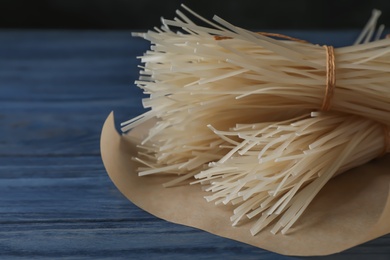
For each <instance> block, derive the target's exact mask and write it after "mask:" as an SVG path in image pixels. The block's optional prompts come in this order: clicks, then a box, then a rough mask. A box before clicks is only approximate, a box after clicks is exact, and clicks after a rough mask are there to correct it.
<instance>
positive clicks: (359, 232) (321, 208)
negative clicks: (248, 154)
mask: <svg viewBox="0 0 390 260" xmlns="http://www.w3.org/2000/svg"><path fill="white" fill-rule="evenodd" d="M149 127H150V123H149V125H148V124H147V123H146V124H144V125H142V126H140V127H138V128H136V129H134V130H133V131H131V132H130V133H129V134H127V135H119V134H118V132H117V131H116V129H115V126H114V115H113V113H111V114H110V115H109V116H108V118H107V119H106V122H105V124H104V126H103V129H102V135H101V155H102V159H103V163H104V166H105V168H106V170H107V172H108V175H109V176H110V178H111V179H112V181H113V182H114V184H115V185H116V187H117V188H118V189H119V190H120V191H121V192H122V193H123V195H124V196H126V197H127V198H128V199H129V200H130V201H132V202H133V203H134V204H135V205H137V206H139V207H140V208H142V209H144V210H146V211H148V212H150V213H151V214H153V215H155V216H157V217H159V218H162V219H165V220H167V221H170V222H174V223H178V224H183V225H187V226H191V227H195V228H199V229H202V230H205V231H208V232H210V233H213V234H216V235H219V236H222V237H227V238H230V239H234V240H237V241H241V242H244V243H247V244H250V245H254V246H257V247H260V248H263V249H266V250H269V251H273V252H276V253H279V254H284V255H300V256H310V255H328V254H333V253H336V252H340V251H343V250H345V249H348V248H350V247H353V246H355V245H358V244H361V243H364V242H366V241H369V240H371V239H374V238H377V237H379V236H382V235H385V234H387V233H390V195H389V187H390V172H389V169H390V157H389V156H386V157H383V158H381V159H378V160H375V161H373V162H371V163H368V164H366V165H363V166H361V167H358V168H356V169H353V170H351V171H349V172H346V173H344V174H341V175H340V176H338V177H336V178H334V179H332V180H331V181H330V182H329V183H328V184H327V185H326V186H325V187H324V189H323V190H322V191H321V192H320V193H319V194H318V195H317V197H316V199H315V200H314V201H313V202H312V203H311V204H310V206H309V207H308V208H307V210H306V211H305V213H304V214H303V215H302V217H301V218H300V219H299V221H298V222H296V223H295V225H294V226H293V227H292V228H291V229H290V230H289V233H288V234H287V235H282V234H276V235H273V234H271V233H270V232H269V229H266V230H264V231H262V232H261V233H260V234H258V235H256V236H252V235H251V234H250V232H249V229H250V227H251V225H252V224H253V222H252V223H251V222H249V223H244V224H242V225H240V226H238V227H232V226H231V222H230V220H229V218H230V216H231V215H232V208H229V207H227V206H221V207H217V206H215V205H214V204H213V203H209V202H206V200H205V199H204V198H203V196H205V195H206V194H207V192H204V191H202V190H201V187H200V186H198V185H192V186H189V185H184V186H179V187H174V188H164V187H162V185H161V184H162V183H163V182H166V181H168V180H169V179H170V177H159V176H147V177H138V175H137V172H136V168H137V165H136V163H135V162H134V161H132V160H131V157H132V156H134V155H135V154H136V144H137V143H138V142H139V140H140V137H141V136H142V135H143V134H145V133H147V131H148V128H149Z"/></svg>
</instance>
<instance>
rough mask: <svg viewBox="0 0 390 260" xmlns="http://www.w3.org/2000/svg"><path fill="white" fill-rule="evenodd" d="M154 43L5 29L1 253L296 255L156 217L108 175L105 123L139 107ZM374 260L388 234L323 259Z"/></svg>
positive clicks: (384, 249)
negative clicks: (141, 60)
mask: <svg viewBox="0 0 390 260" xmlns="http://www.w3.org/2000/svg"><path fill="white" fill-rule="evenodd" d="M355 34H356V32H343V33H340V32H338V33H335V32H327V33H314V32H311V33H308V32H295V36H297V37H300V38H306V39H309V40H312V41H314V42H316V41H317V42H324V41H325V40H328V42H326V43H328V44H329V41H331V42H330V43H332V41H333V43H336V45H337V44H339V45H341V44H343V43H344V44H346V43H347V41H350V40H351V39H353V37H352V36H355ZM147 48H148V45H147V43H146V42H144V41H142V40H140V39H134V38H132V37H131V35H130V32H126V31H123V32H110V31H0V125H1V127H0V259H22V258H24V259H34V258H35V259H58V258H61V259H84V258H85V259H175V258H178V259H221V258H223V259H300V258H297V257H287V256H281V255H277V254H274V253H270V252H267V251H265V250H262V249H259V248H255V247H252V246H248V245H245V244H242V243H239V242H235V241H232V240H228V239H224V238H221V237H217V236H214V235H211V234H209V233H206V232H203V231H200V230H196V229H193V228H189V227H184V226H180V225H175V224H172V223H168V222H166V221H163V220H160V219H157V218H155V217H153V216H152V215H150V214H148V213H146V212H144V211H142V210H140V209H138V208H137V207H136V206H134V205H133V204H132V203H131V202H129V201H127V200H126V199H125V198H124V197H123V196H122V195H121V194H120V193H119V192H118V191H117V189H116V188H115V187H114V185H113V184H112V183H111V181H110V180H109V178H108V176H107V174H106V172H105V170H104V167H103V164H102V162H101V159H100V150H99V138H100V131H101V127H102V124H103V122H104V120H105V118H106V116H107V115H108V114H109V112H110V111H112V110H114V111H115V116H116V119H117V120H118V122H120V121H123V120H126V119H128V118H131V117H133V116H135V115H137V114H140V113H141V112H142V107H141V98H142V93H141V92H140V91H139V90H138V89H137V88H136V87H135V86H133V83H132V82H133V81H134V80H135V79H136V78H137V74H138V69H137V65H138V61H137V60H136V59H135V57H136V56H137V55H141V54H142V52H143V51H145V50H146V49H147ZM367 258H370V259H390V236H389V235H388V236H384V237H382V238H379V239H376V240H374V241H371V242H369V243H366V244H364V245H361V246H358V247H355V248H352V249H350V250H347V251H346V252H343V253H340V254H337V255H333V256H329V257H324V258H321V259H367Z"/></svg>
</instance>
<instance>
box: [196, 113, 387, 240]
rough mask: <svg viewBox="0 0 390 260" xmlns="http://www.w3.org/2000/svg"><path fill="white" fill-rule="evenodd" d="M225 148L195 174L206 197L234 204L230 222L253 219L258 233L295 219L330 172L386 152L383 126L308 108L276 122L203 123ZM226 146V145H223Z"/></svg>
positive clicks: (350, 166)
mask: <svg viewBox="0 0 390 260" xmlns="http://www.w3.org/2000/svg"><path fill="white" fill-rule="evenodd" d="M209 127H210V128H211V129H212V130H213V132H214V133H215V134H216V135H218V136H220V137H221V139H223V140H225V141H227V142H228V143H230V146H231V150H230V152H229V153H227V154H226V155H225V156H224V157H222V158H221V159H220V160H219V161H216V162H211V163H210V164H209V167H210V168H208V169H206V170H204V171H202V172H200V173H199V174H197V175H195V177H196V178H197V179H200V180H199V181H196V182H194V183H202V184H203V185H205V189H206V190H207V191H210V192H212V195H210V196H207V197H206V199H207V200H208V201H215V203H216V204H233V205H236V208H235V210H234V215H233V216H232V217H231V220H232V222H233V225H236V224H237V223H238V222H239V221H240V220H241V219H243V218H249V219H252V218H255V217H257V218H258V220H257V221H256V223H255V224H254V225H253V227H252V229H251V233H252V234H256V233H258V232H259V231H261V230H262V229H263V228H265V227H267V226H268V225H269V224H270V223H271V222H272V221H274V220H275V219H278V221H277V223H276V224H275V225H274V228H273V229H272V230H271V232H273V233H276V232H278V231H279V230H280V229H282V230H281V231H282V233H286V232H287V230H288V229H289V228H290V227H291V226H292V225H293V224H294V223H295V222H296V220H297V219H298V218H299V216H300V215H301V214H302V213H303V211H304V210H305V209H306V207H307V206H308V205H309V203H310V202H311V201H312V200H313V198H314V197H315V196H316V194H317V193H318V192H319V191H320V189H321V188H322V187H323V186H324V185H325V184H326V183H327V182H328V181H329V180H330V179H331V178H332V177H334V176H336V175H337V174H340V173H342V172H345V171H347V170H349V169H351V168H354V167H356V166H359V165H361V164H364V163H366V162H369V161H371V160H372V159H374V158H377V157H378V156H381V155H384V154H386V153H387V152H389V147H390V139H389V128H388V127H386V126H385V125H383V124H381V123H378V122H376V121H373V120H368V119H366V118H363V117H360V116H351V115H348V114H344V113H343V114H341V113H329V112H328V113H322V112H312V113H311V114H309V115H303V116H300V117H297V118H293V119H290V120H286V121H282V122H263V123H258V124H237V126H236V127H234V128H232V129H231V130H229V131H219V130H217V129H215V128H213V127H212V126H209ZM226 146H227V145H226Z"/></svg>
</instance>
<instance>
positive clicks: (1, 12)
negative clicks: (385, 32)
mask: <svg viewBox="0 0 390 260" xmlns="http://www.w3.org/2000/svg"><path fill="white" fill-rule="evenodd" d="M180 3H185V4H186V5H187V6H189V7H190V8H192V9H193V10H195V11H196V12H198V13H200V14H202V15H203V16H206V17H207V18H211V17H212V15H213V14H217V15H218V16H220V17H222V18H224V19H226V20H228V21H230V22H231V23H233V24H235V25H237V26H241V27H245V28H248V29H254V28H267V29H333V30H334V29H346V28H349V29H350V28H354V29H357V28H359V29H360V28H362V27H363V26H364V24H365V23H366V21H367V20H368V18H369V17H370V15H371V11H372V9H373V8H377V9H380V10H381V11H382V12H383V13H382V16H381V18H380V20H379V22H380V23H384V24H385V25H388V26H390V0H375V1H357V0H356V1H352V0H337V1H333V0H290V1H288V0H267V1H264V0H258V1H249V0H225V1H221V0H214V1H213V0H192V1H190V0H187V1H186V0H166V1H164V0H160V1H157V0H138V1H134V0H0V28H23V29H24V28H40V29H54V28H55V29H58V28H61V29H126V30H127V29H131V30H137V29H146V28H151V27H153V26H156V25H159V24H160V21H159V19H160V17H161V16H164V17H166V18H172V17H173V16H174V11H175V10H176V9H177V8H179V6H180Z"/></svg>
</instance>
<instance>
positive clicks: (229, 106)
mask: <svg viewBox="0 0 390 260" xmlns="http://www.w3.org/2000/svg"><path fill="white" fill-rule="evenodd" d="M183 8H184V10H186V11H187V12H188V13H189V14H190V15H192V16H193V17H194V18H196V19H198V20H200V21H201V22H202V23H203V24H205V25H207V26H205V25H197V24H195V23H194V22H193V21H192V20H190V19H189V18H188V17H187V16H186V15H185V14H184V13H182V12H181V11H177V14H178V17H177V18H175V19H174V20H165V19H163V20H162V23H163V26H162V27H161V28H155V29H154V30H153V31H148V32H146V33H140V34H136V36H140V37H142V38H144V39H146V40H148V41H150V42H151V49H150V50H149V51H147V52H146V53H145V54H144V55H143V56H142V57H140V59H141V61H142V62H143V63H144V65H143V66H141V71H140V74H141V76H140V78H139V80H138V81H136V84H137V85H138V86H139V87H140V88H142V89H143V90H144V93H145V94H148V95H149V97H148V98H145V99H144V100H143V105H144V107H145V108H147V109H149V110H148V111H147V112H145V113H144V114H142V115H140V116H138V117H136V118H133V119H131V120H129V121H127V122H124V123H122V126H123V128H122V131H124V132H126V131H129V130H131V129H132V128H134V127H137V126H139V125H141V124H142V123H144V122H146V121H149V120H155V124H154V125H153V126H152V127H151V128H150V129H149V131H148V133H147V135H146V137H145V139H143V140H142V142H141V143H140V144H139V145H138V151H139V152H138V155H137V157H135V158H133V159H134V160H136V161H138V162H139V163H140V164H141V165H142V166H141V167H140V168H139V169H138V174H139V175H140V176H145V175H153V174H167V175H174V176H177V178H174V179H173V180H172V181H170V182H168V183H165V184H164V185H165V186H167V187H168V186H172V185H176V184H179V183H180V184H181V183H182V182H184V181H186V180H187V182H188V183H193V184H195V183H201V184H202V185H204V187H205V189H206V190H207V191H210V192H212V194H211V195H210V196H207V200H208V201H215V203H216V204H221V203H222V204H234V205H237V208H236V209H235V211H234V215H233V216H232V221H233V224H234V225H235V224H237V223H239V222H240V220H242V219H243V218H244V217H246V218H249V219H253V218H255V217H257V218H258V220H257V222H256V223H255V225H254V226H253V228H252V230H251V232H252V234H256V233H258V232H260V231H261V230H262V229H263V228H264V227H266V226H268V225H269V224H270V223H271V222H273V221H274V220H275V221H277V219H279V220H278V222H277V223H276V225H275V227H274V228H273V230H272V232H274V233H276V232H278V231H279V230H281V231H282V232H283V233H285V232H286V231H287V230H288V229H289V228H290V227H291V225H292V224H293V223H294V222H296V220H297V219H298V217H299V216H300V215H301V214H302V212H303V211H304V210H305V209H306V207H307V206H308V204H309V203H310V201H311V200H312V199H313V198H314V196H315V195H316V194H317V193H318V191H319V190H320V189H321V188H322V187H323V186H324V185H325V184H326V182H327V181H328V180H329V179H330V178H332V177H334V176H335V175H337V174H339V173H341V172H344V171H346V170H348V169H350V168H352V167H355V166H357V165H360V164H363V163H365V162H367V161H369V160H372V159H373V158H375V157H378V155H379V154H383V153H384V152H387V151H388V147H387V146H388V143H389V142H388V141H387V142H384V140H388V139H389V138H388V131H387V127H385V126H386V125H387V124H388V123H389V122H390V117H389V116H388V115H389V110H390V102H389V100H390V90H387V84H388V83H389V82H390V76H389V75H387V74H388V72H390V66H389V65H388V63H389V62H390V61H389V58H390V53H389V52H390V39H383V40H380V39H379V35H380V34H381V32H382V29H383V27H380V29H379V30H378V32H377V34H376V36H375V37H373V34H374V32H375V30H376V29H375V28H376V21H377V18H378V16H379V11H374V12H373V16H372V18H371V19H370V21H369V22H368V24H367V25H366V27H365V28H364V30H363V32H362V34H361V35H360V37H359V38H358V40H357V41H356V44H355V45H353V46H348V47H342V48H337V49H333V48H332V47H330V46H325V48H324V46H319V45H315V44H311V43H308V42H304V41H301V40H298V39H294V38H291V37H287V36H283V35H276V36H277V37H279V38H281V39H275V38H274V37H269V36H275V35H273V34H264V33H255V32H250V31H247V30H244V29H242V28H238V27H236V26H233V25H231V24H229V23H228V22H226V21H224V20H222V19H221V18H219V17H214V22H211V21H208V20H206V19H204V18H203V17H201V16H199V15H198V14H196V13H195V12H193V11H191V10H190V9H188V8H187V7H185V6H183ZM372 39H374V40H375V41H373V42H371V40H372ZM336 79H337V81H336ZM312 111H317V112H312ZM318 111H320V112H318ZM384 132H385V134H384ZM194 177H195V178H197V179H198V180H195V179H194Z"/></svg>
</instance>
